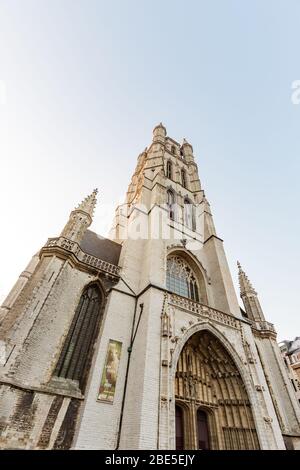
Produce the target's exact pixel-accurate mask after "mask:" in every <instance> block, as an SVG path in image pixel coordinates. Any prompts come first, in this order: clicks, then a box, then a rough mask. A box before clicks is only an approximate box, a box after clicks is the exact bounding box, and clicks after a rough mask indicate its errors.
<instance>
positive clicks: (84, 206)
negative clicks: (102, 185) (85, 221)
mask: <svg viewBox="0 0 300 470" xmlns="http://www.w3.org/2000/svg"><path fill="white" fill-rule="evenodd" d="M97 194H98V188H96V189H94V191H93V192H92V194H90V195H89V196H87V197H86V198H85V199H84V200H83V201H82V202H81V203H80V204H79V205H78V207H76V209H75V210H80V211H82V212H85V213H86V214H88V215H90V216H91V217H93V214H94V210H95V207H96V204H97Z"/></svg>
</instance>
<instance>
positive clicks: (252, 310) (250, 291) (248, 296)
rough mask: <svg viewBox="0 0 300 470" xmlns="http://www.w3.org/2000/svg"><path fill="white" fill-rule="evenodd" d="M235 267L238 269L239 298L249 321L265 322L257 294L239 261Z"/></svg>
mask: <svg viewBox="0 0 300 470" xmlns="http://www.w3.org/2000/svg"><path fill="white" fill-rule="evenodd" d="M237 265H238V268H239V284H240V296H241V299H242V301H243V304H244V307H245V310H246V313H247V315H248V317H249V319H250V320H254V321H265V317H264V314H263V311H262V308H261V305H260V302H259V300H258V296H257V292H256V291H255V289H254V288H253V286H252V284H251V282H250V281H249V279H248V277H247V276H246V274H245V272H244V271H243V269H242V267H241V265H240V263H239V261H238V262H237Z"/></svg>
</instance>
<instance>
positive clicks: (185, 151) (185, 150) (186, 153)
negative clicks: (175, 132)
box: [181, 139, 194, 163]
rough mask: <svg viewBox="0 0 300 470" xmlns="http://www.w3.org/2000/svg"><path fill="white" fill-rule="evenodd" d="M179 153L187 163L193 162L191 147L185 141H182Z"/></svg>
mask: <svg viewBox="0 0 300 470" xmlns="http://www.w3.org/2000/svg"><path fill="white" fill-rule="evenodd" d="M181 152H182V155H183V157H184V159H185V160H186V162H187V163H192V162H194V155H193V147H192V146H191V144H189V143H188V141H187V140H186V139H183V142H182V145H181Z"/></svg>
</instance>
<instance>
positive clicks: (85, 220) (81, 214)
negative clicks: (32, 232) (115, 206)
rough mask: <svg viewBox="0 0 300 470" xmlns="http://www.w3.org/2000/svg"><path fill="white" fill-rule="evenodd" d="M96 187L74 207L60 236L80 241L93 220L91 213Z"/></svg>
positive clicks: (93, 206)
mask: <svg viewBox="0 0 300 470" xmlns="http://www.w3.org/2000/svg"><path fill="white" fill-rule="evenodd" d="M97 193H98V189H94V191H93V192H92V194H90V195H89V196H87V197H86V198H85V199H84V200H83V201H82V202H81V203H80V204H79V206H78V207H76V209H74V210H73V211H72V212H71V214H70V217H69V220H68V222H67V224H66V225H65V227H64V229H63V231H62V232H61V236H62V237H65V238H68V239H69V240H73V241H75V242H77V243H80V242H81V240H82V238H83V236H84V234H85V232H86V230H87V228H88V227H89V226H90V225H91V223H92V221H93V213H94V209H95V206H96V203H97Z"/></svg>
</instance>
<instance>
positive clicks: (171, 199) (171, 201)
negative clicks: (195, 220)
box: [167, 189, 175, 220]
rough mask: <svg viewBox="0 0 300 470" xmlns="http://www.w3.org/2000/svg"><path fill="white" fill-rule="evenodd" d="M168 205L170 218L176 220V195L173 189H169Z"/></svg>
mask: <svg viewBox="0 0 300 470" xmlns="http://www.w3.org/2000/svg"><path fill="white" fill-rule="evenodd" d="M167 206H168V212H169V218H170V219H171V220H175V196H174V193H173V191H171V189H168V191H167Z"/></svg>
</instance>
